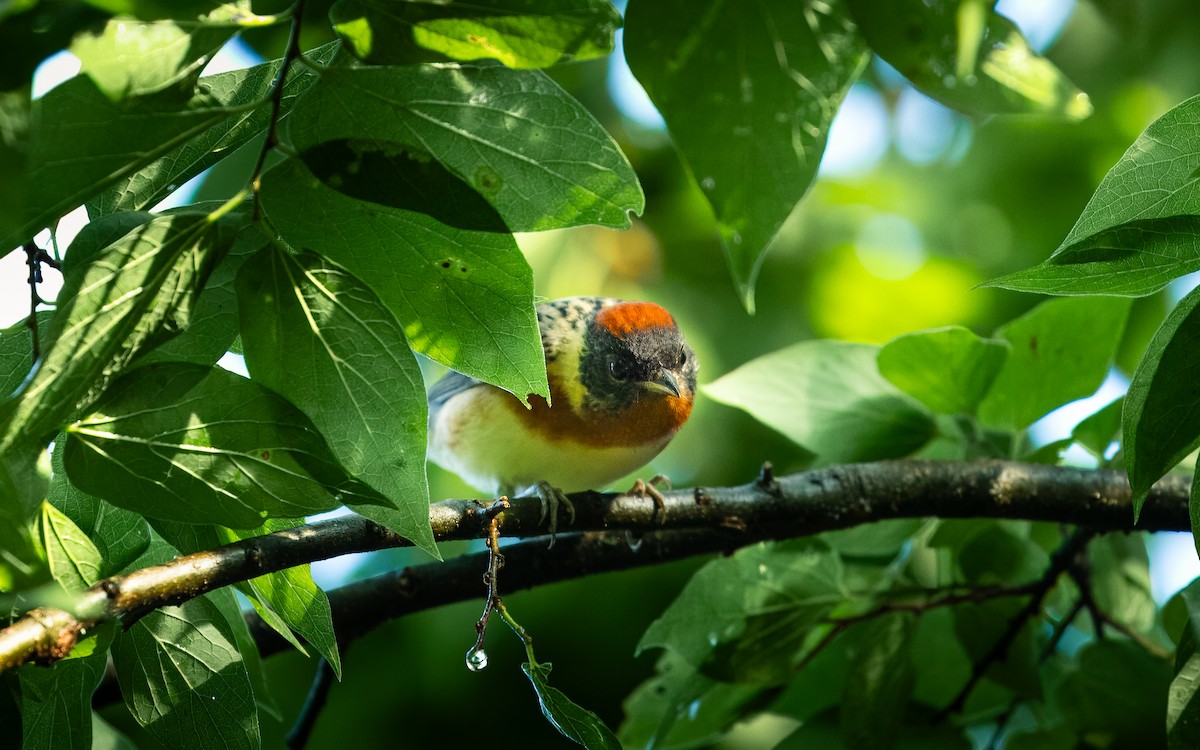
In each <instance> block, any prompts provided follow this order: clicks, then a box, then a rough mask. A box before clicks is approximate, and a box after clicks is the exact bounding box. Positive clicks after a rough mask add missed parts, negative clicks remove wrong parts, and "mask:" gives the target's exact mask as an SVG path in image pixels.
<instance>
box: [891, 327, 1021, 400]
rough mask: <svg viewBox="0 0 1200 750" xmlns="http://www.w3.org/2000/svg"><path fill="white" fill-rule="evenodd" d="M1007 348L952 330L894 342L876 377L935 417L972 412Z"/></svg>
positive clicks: (917, 334)
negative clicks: (925, 407) (903, 393)
mask: <svg viewBox="0 0 1200 750" xmlns="http://www.w3.org/2000/svg"><path fill="white" fill-rule="evenodd" d="M1008 348H1009V347H1008V345H1007V343H1006V342H1003V341H996V340H994V339H981V338H979V337H978V336H976V335H975V334H974V333H971V331H969V330H967V329H966V328H960V327H958V326H950V327H947V328H935V329H933V330H930V331H918V332H917V333H909V334H905V335H903V336H900V337H897V338H894V339H892V340H891V341H889V342H887V343H886V344H884V345H883V348H882V349H880V350H879V357H878V359H877V363H878V365H879V373H880V374H881V375H883V376H884V377H885V378H887V379H888V380H890V381H892V383H893V384H895V385H896V387H897V388H899V389H900V390H902V391H904V392H905V393H907V394H908V395H910V396H913V397H914V398H916V399H917V400H918V401H920V402H921V403H923V404H925V405H926V406H928V407H929V408H930V409H932V410H933V411H935V412H937V413H939V414H973V413H974V412H975V409H976V407H978V406H979V402H980V401H982V400H983V397H984V396H985V395H987V392H988V389H989V388H991V386H992V381H994V380H995V379H996V376H997V375H998V374H999V373H1000V368H1001V367H1002V366H1003V365H1004V360H1005V359H1006V358H1007V357H1008Z"/></svg>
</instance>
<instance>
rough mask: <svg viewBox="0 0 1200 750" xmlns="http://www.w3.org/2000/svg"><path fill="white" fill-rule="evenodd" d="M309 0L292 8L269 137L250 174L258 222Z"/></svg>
mask: <svg viewBox="0 0 1200 750" xmlns="http://www.w3.org/2000/svg"><path fill="white" fill-rule="evenodd" d="M306 2H307V0H296V2H295V4H294V5H293V6H292V10H291V19H292V25H291V29H290V30H289V32H288V41H287V46H286V47H285V48H284V51H283V61H282V62H281V63H280V65H279V77H278V78H276V79H275V83H274V84H273V85H272V87H271V119H270V121H269V123H268V124H267V137H266V140H264V141H263V145H262V148H261V149H260V150H259V152H258V159H257V160H256V161H255V162H254V169H253V170H252V171H251V172H250V189H251V190H252V191H253V192H254V212H253V218H254V220H255V221H257V220H258V219H259V218H260V217H261V215H262V204H261V202H260V201H259V186H260V183H261V180H262V172H263V167H264V166H265V165H266V162H267V154H269V153H271V149H273V148H275V147H276V146H277V145H279V115H280V112H281V111H282V110H283V85H284V83H285V82H286V81H287V76H288V72H289V71H290V70H291V68H292V63H293V62H295V61H296V60H297V59H298V58H299V57H300V27H301V25H302V23H303V20H304V5H305V3H306Z"/></svg>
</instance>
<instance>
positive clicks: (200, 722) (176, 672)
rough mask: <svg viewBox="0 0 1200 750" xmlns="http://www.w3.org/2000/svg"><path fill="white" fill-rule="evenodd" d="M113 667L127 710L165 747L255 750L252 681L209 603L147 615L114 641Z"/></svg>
mask: <svg viewBox="0 0 1200 750" xmlns="http://www.w3.org/2000/svg"><path fill="white" fill-rule="evenodd" d="M113 661H114V663H115V665H116V668H117V682H118V684H119V685H120V686H121V694H122V695H123V696H124V698H125V705H126V706H127V707H128V708H129V711H130V713H132V714H133V717H134V718H135V719H136V720H137V722H138V724H140V725H142V726H143V727H145V728H146V730H147V731H149V732H150V734H151V735H153V736H154V738H155V739H156V740H158V741H159V742H161V743H163V744H164V745H167V746H169V747H172V748H181V749H188V748H195V749H196V750H205V749H206V748H211V747H213V746H214V745H219V746H220V747H225V748H247V749H248V750H251V749H252V750H257V748H258V747H259V728H258V714H257V712H256V711H255V704H254V692H253V690H252V688H251V686H250V677H249V675H248V673H247V671H246V666H245V664H244V663H243V662H242V656H241V653H240V652H239V651H238V647H237V644H236V643H235V642H234V635H233V632H232V631H231V630H230V627H229V624H228V623H227V622H226V621H225V618H224V617H223V616H222V615H221V612H220V611H219V610H218V609H217V607H216V606H215V605H214V604H213V603H212V602H210V601H209V600H208V599H206V598H204V597H201V598H198V599H191V600H189V601H187V602H184V603H183V604H182V605H180V606H178V607H163V608H161V609H158V610H155V611H153V612H150V613H148V614H147V615H146V616H145V617H143V618H142V619H140V620H138V621H137V622H136V623H134V625H133V626H132V627H131V628H130V629H129V630H128V631H126V632H124V633H122V634H121V635H119V636H118V637H117V642H116V645H115V646H114V647H113ZM197 728H202V731H197Z"/></svg>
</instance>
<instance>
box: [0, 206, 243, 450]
mask: <svg viewBox="0 0 1200 750" xmlns="http://www.w3.org/2000/svg"><path fill="white" fill-rule="evenodd" d="M232 239H233V238H232V235H231V234H230V233H229V232H226V231H224V230H223V228H222V226H221V225H220V224H218V223H217V222H215V221H213V220H211V219H210V217H209V216H208V215H206V214H178V215H173V216H163V217H159V218H156V219H154V220H152V221H150V222H149V223H147V224H144V225H142V226H139V227H137V228H135V229H133V230H132V231H130V232H129V233H128V234H126V235H124V236H123V237H121V238H120V239H118V240H117V241H116V242H114V243H113V244H111V245H109V246H108V247H107V248H105V249H104V250H103V251H101V252H100V253H98V254H97V256H96V257H95V258H94V259H92V260H91V261H90V262H87V263H83V264H82V265H80V264H72V266H71V267H70V269H69V270H68V272H67V274H66V276H65V278H64V280H63V288H62V291H61V292H60V293H59V299H61V300H63V302H62V303H61V304H60V306H59V308H58V310H57V312H56V313H55V316H54V319H53V321H52V324H51V326H50V329H49V331H48V332H47V346H46V351H45V354H44V355H43V357H42V361H41V362H40V364H39V366H38V369H37V371H36V372H35V373H34V375H33V377H32V378H31V379H30V380H29V381H28V383H27V385H26V387H25V388H24V390H22V391H21V392H20V393H19V394H17V396H15V397H14V398H13V399H10V400H9V401H8V402H7V403H6V404H4V406H3V407H0V414H2V415H3V417H4V419H3V422H0V428H2V429H3V432H2V433H0V450H6V449H7V448H9V447H11V446H13V445H15V444H17V443H20V442H24V441H30V442H33V441H37V440H40V439H42V438H43V437H45V436H47V435H48V434H49V433H51V432H53V431H55V430H56V429H57V428H58V427H59V426H60V425H61V424H62V423H63V422H65V421H66V419H67V418H68V417H69V416H71V415H72V414H73V413H75V412H77V411H79V410H81V409H85V408H87V407H88V406H89V405H91V404H92V403H93V402H94V401H95V400H96V399H97V398H98V397H99V396H100V394H101V393H102V392H103V390H104V388H105V387H106V386H107V385H108V382H109V380H110V379H111V378H112V377H114V376H115V375H117V374H118V373H120V372H121V370H122V369H123V368H124V367H125V365H126V364H127V363H128V362H129V361H130V360H131V359H132V358H133V357H135V356H136V355H137V354H138V353H140V352H141V351H143V350H144V349H145V348H146V347H148V346H150V345H152V343H153V342H154V340H155V339H156V338H157V339H161V338H162V337H164V336H168V335H171V334H172V333H174V332H175V331H178V330H180V329H182V328H186V327H187V324H188V322H189V320H190V316H191V313H192V308H193V306H194V304H195V300H196V296H197V295H198V294H199V293H200V290H201V288H202V287H203V285H204V282H205V281H206V280H207V278H208V274H209V273H210V272H211V270H212V268H213V267H214V266H215V265H216V264H217V263H218V262H219V261H220V260H221V258H222V256H223V255H224V253H225V251H226V250H227V249H228V247H229V244H230V243H231V241H232Z"/></svg>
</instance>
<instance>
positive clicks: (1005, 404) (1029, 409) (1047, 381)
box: [979, 297, 1129, 428]
mask: <svg viewBox="0 0 1200 750" xmlns="http://www.w3.org/2000/svg"><path fill="white" fill-rule="evenodd" d="M1128 316H1129V301H1128V300H1123V299H1111V298H1103V297H1101V298H1088V297H1082V298H1078V299H1058V300H1050V301H1049V302H1043V303H1042V304H1040V305H1038V306H1037V307H1035V308H1033V309H1032V310H1030V311H1029V312H1027V313H1025V314H1024V315H1022V316H1021V317H1019V318H1017V319H1016V320H1014V321H1012V322H1011V323H1008V324H1007V325H1005V326H1003V327H1002V328H1000V330H998V331H996V336H997V337H998V338H1002V339H1004V340H1006V341H1008V343H1009V344H1011V345H1012V349H1011V351H1010V352H1009V355H1008V360H1007V361H1006V362H1005V363H1004V367H1003V368H1001V370H1000V374H999V375H997V376H996V380H995V382H993V383H992V388H991V390H990V391H988V395H987V397H986V398H984V400H983V402H982V403H981V404H980V405H979V418H980V419H981V420H982V421H983V422H986V423H988V424H993V425H997V426H1000V427H1015V428H1023V427H1027V426H1029V425H1030V424H1032V423H1033V422H1035V421H1036V420H1037V419H1038V418H1039V417H1041V416H1043V415H1044V414H1046V413H1047V412H1049V411H1051V410H1052V409H1055V408H1056V407H1059V406H1062V405H1063V404H1065V403H1067V402H1068V401H1074V400H1075V399H1078V398H1083V397H1084V396H1089V395H1091V394H1092V393H1093V392H1095V390H1096V389H1097V388H1099V387H1100V384H1101V383H1102V382H1104V378H1105V376H1106V375H1107V374H1108V370H1109V367H1111V366H1112V361H1113V357H1114V355H1115V353H1116V349H1117V344H1119V343H1120V341H1121V334H1122V333H1123V332H1124V330H1125V320H1126V318H1128Z"/></svg>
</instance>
